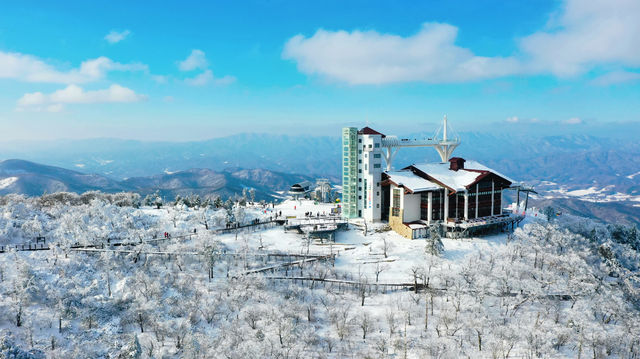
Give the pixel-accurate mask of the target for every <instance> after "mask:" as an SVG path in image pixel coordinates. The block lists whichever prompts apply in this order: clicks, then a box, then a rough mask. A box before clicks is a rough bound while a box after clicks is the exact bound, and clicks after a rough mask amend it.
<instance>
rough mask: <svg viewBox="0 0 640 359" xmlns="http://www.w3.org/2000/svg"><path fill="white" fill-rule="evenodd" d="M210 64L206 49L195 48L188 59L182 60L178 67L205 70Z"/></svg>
mask: <svg viewBox="0 0 640 359" xmlns="http://www.w3.org/2000/svg"><path fill="white" fill-rule="evenodd" d="M208 65H209V64H208V62H207V57H206V56H205V54H204V51H202V50H198V49H195V50H191V54H190V55H189V56H188V57H187V58H186V59H184V60H183V61H180V63H179V64H178V68H179V69H180V71H192V70H196V69H202V70H204V69H206V68H207V66H208Z"/></svg>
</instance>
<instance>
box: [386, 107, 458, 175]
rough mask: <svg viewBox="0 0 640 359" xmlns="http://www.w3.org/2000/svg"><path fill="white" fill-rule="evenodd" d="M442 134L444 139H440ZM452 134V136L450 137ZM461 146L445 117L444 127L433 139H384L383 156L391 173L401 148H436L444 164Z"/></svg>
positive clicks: (392, 137)
mask: <svg viewBox="0 0 640 359" xmlns="http://www.w3.org/2000/svg"><path fill="white" fill-rule="evenodd" d="M441 132H442V138H440V139H439V138H438V137H439V136H440V133H441ZM448 132H451V135H453V136H448V135H449V133H448ZM458 145H460V137H458V135H457V134H456V133H455V132H454V131H453V130H452V129H451V128H449V125H448V123H447V116H446V115H445V116H444V120H443V121H442V125H441V126H440V128H438V130H437V131H436V132H435V134H434V136H433V137H432V138H425V139H421V140H418V139H407V138H403V139H399V138H398V137H396V136H387V137H384V138H383V139H382V148H383V149H384V151H383V156H384V159H385V162H386V163H387V171H391V165H392V162H393V158H394V157H395V156H396V154H397V153H398V150H399V149H400V147H435V149H436V151H438V154H439V155H440V159H441V160H442V162H447V161H448V160H449V158H450V157H451V154H452V153H453V150H455V149H456V147H458Z"/></svg>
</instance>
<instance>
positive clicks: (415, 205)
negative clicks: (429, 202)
mask: <svg viewBox="0 0 640 359" xmlns="http://www.w3.org/2000/svg"><path fill="white" fill-rule="evenodd" d="M403 205H404V208H403V209H404V213H403V216H402V221H403V222H413V221H417V220H419V219H420V194H405V195H404V201H403Z"/></svg>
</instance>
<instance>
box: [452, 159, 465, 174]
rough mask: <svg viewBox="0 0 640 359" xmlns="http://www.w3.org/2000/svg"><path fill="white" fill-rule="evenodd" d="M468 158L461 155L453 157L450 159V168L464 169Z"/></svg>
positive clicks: (455, 169)
mask: <svg viewBox="0 0 640 359" xmlns="http://www.w3.org/2000/svg"><path fill="white" fill-rule="evenodd" d="M465 162H466V160H465V159H464V158H461V157H451V159H449V169H450V170H452V171H457V170H463V169H464V163H465Z"/></svg>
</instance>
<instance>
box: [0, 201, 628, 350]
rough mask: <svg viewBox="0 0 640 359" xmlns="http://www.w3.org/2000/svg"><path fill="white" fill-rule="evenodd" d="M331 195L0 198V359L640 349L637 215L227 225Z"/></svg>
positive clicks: (306, 207) (287, 211)
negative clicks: (467, 226)
mask: <svg viewBox="0 0 640 359" xmlns="http://www.w3.org/2000/svg"><path fill="white" fill-rule="evenodd" d="M249 197H250V196H249ZM330 207H331V206H330V205H322V204H314V203H312V202H310V201H300V202H299V201H295V202H294V201H285V202H283V203H280V204H275V205H270V204H265V203H252V202H251V199H250V198H248V199H247V200H241V201H239V202H235V203H232V202H231V201H227V202H226V203H223V202H222V201H216V202H209V201H206V202H205V201H200V200H195V199H178V200H177V201H172V202H171V203H162V201H161V200H160V199H159V198H156V197H153V196H150V197H148V198H144V199H141V198H140V197H139V196H137V195H135V194H117V195H106V194H101V193H96V192H92V193H89V194H85V195H74V194H50V195H45V196H42V197H30V198H27V197H23V196H16V195H9V196H5V197H1V198H0V246H4V247H3V248H5V252H4V253H0V358H2V357H7V358H13V357H18V358H29V357H33V358H40V357H51V358H99V357H112V358H113V357H115V358H118V357H120V358H149V357H153V358H158V357H166V358H173V357H186V358H344V357H348V358H425V357H438V358H457V357H472V358H478V357H488V358H539V357H544V358H549V357H581V358H605V357H615V358H638V357H640V311H639V309H640V292H639V290H640V278H639V276H640V272H639V268H638V266H639V265H640V252H639V251H640V234H639V233H638V232H637V229H636V228H635V227H624V226H611V225H609V226H607V225H602V224H598V223H595V222H593V221H590V220H587V219H582V218H579V217H572V216H567V215H563V216H557V217H555V216H554V215H553V213H552V212H551V211H549V213H546V214H547V215H545V213H538V212H535V211H532V212H531V213H530V214H528V216H527V218H526V219H525V221H524V222H523V223H522V224H521V225H520V227H519V228H517V229H516V230H515V231H514V232H513V233H497V234H494V235H490V236H488V237H484V238H467V239H455V240H454V239H448V238H440V235H439V234H438V233H436V232H434V233H432V236H431V239H427V240H413V241H411V240H408V239H405V238H403V237H401V236H399V235H397V234H395V233H394V232H391V231H389V230H388V228H385V227H384V226H383V225H377V226H369V228H366V229H365V228H362V227H360V226H358V225H357V224H355V223H354V224H351V225H350V226H349V229H348V230H346V231H343V232H339V233H338V235H337V236H336V238H335V243H333V242H331V243H328V242H327V241H321V240H317V239H315V240H314V239H309V238H305V237H303V236H302V235H300V234H298V233H293V232H285V231H284V230H283V228H282V226H278V225H276V224H275V223H266V224H260V225H255V226H251V227H246V228H239V229H235V228H233V227H234V226H235V223H238V224H239V225H242V224H246V223H255V222H256V221H257V222H267V221H268V220H270V219H274V218H275V217H276V216H279V218H283V217H285V216H294V215H297V216H304V213H305V212H313V213H322V212H326V213H329V210H330ZM229 227H232V228H231V229H228V228H229ZM23 244H27V248H28V247H29V246H28V245H29V244H32V245H33V247H34V248H35V247H36V246H37V245H41V246H45V245H46V246H47V248H49V250H37V251H18V250H16V245H18V246H19V248H22V247H20V246H21V245H23ZM262 269H264V270H262ZM385 284H386V285H385Z"/></svg>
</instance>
